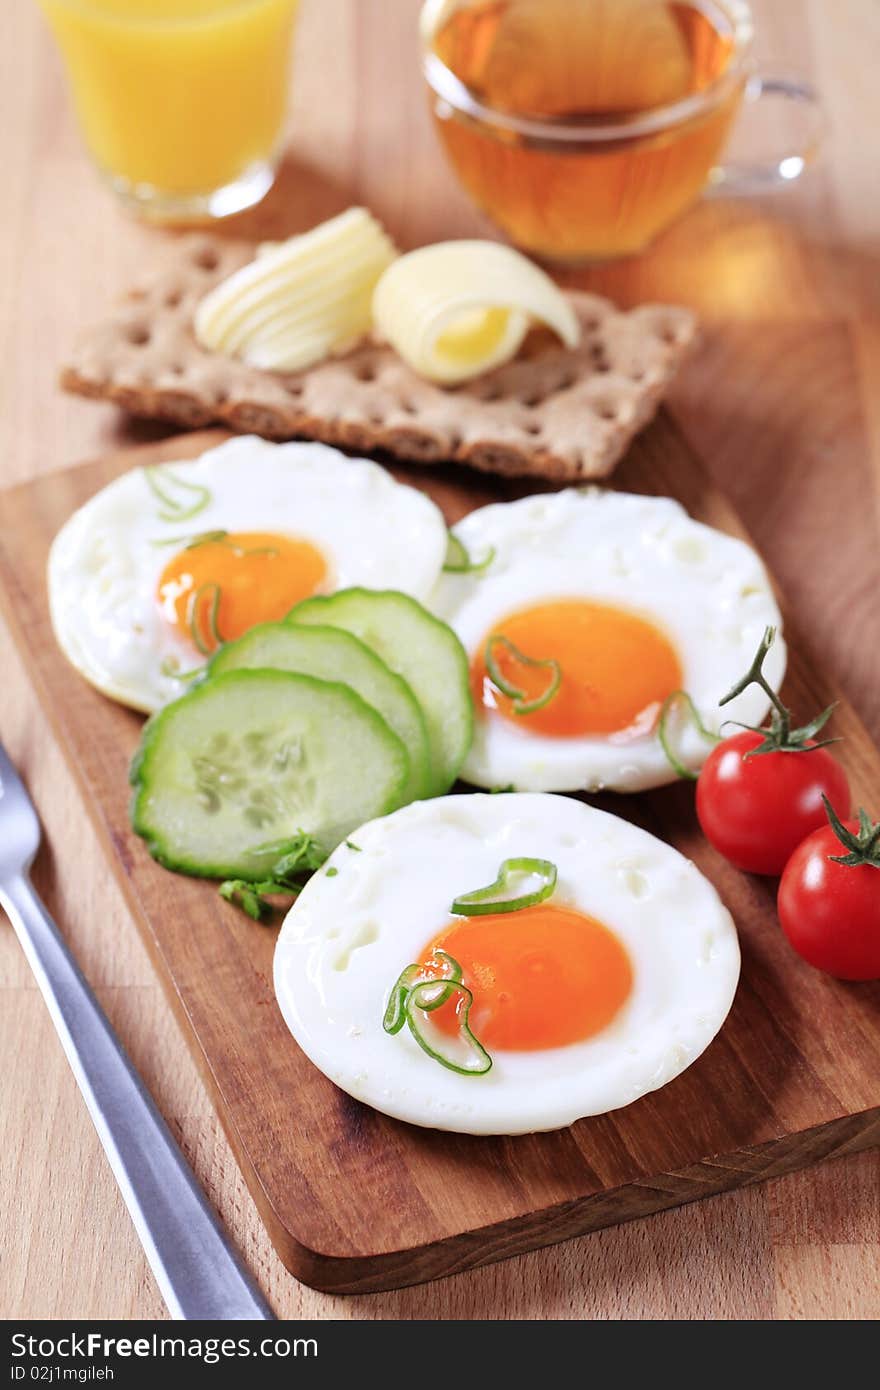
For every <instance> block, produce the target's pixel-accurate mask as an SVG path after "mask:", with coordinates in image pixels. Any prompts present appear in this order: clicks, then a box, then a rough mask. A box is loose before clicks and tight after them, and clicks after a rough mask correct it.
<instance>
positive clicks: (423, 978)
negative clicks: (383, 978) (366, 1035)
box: [382, 951, 461, 1033]
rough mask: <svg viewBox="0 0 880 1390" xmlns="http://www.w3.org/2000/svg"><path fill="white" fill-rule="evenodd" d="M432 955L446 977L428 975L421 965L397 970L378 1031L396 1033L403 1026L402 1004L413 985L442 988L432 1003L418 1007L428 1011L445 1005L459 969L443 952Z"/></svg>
mask: <svg viewBox="0 0 880 1390" xmlns="http://www.w3.org/2000/svg"><path fill="white" fill-rule="evenodd" d="M433 954H434V955H435V956H436V957H437V958H438V960H439V963H440V964H441V965H442V966H443V968H444V969H445V970H446V971H448V973H447V974H446V975H428V974H426V973H425V972H426V970H427V969H428V967H427V966H425V965H407V966H405V968H404V969H403V970H401V972H400V974H399V975H398V977H397V979H396V980H395V982H394V985H393V987H392V990H391V994H390V996H389V999H388V1007H387V1008H386V1010H385V1014H384V1017H383V1019H382V1027H383V1028H384V1029H385V1032H386V1033H399V1032H400V1030H401V1028H402V1027H403V1025H404V1023H405V1022H406V1001H407V999H408V998H409V995H410V993H411V991H412V990H413V989H415V987H416V986H417V985H435V986H436V985H438V984H439V985H443V986H444V987H443V988H441V989H439V990H437V991H436V992H435V994H434V996H433V1002H431V1003H428V1004H422V1005H421V1006H420V1007H421V1008H423V1009H427V1010H428V1011H430V1010H431V1009H439V1007H440V1005H441V1004H445V1003H446V1000H447V999H448V998H449V996H450V993H451V990H450V988H449V987H448V986H449V985H457V984H460V983H461V966H460V965H459V963H458V961H457V960H455V959H454V958H453V957H452V956H450V955H448V954H447V952H446V951H434V952H433Z"/></svg>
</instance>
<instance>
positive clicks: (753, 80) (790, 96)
mask: <svg viewBox="0 0 880 1390" xmlns="http://www.w3.org/2000/svg"><path fill="white" fill-rule="evenodd" d="M764 100H776V101H786V102H791V103H794V104H795V105H797V106H798V107H799V108H800V110H801V112H802V116H803V134H802V135H801V137H800V139H799V141H798V142H796V143H795V145H794V146H793V147H790V148H788V149H786V150H784V151H783V152H782V153H780V154H779V155H778V156H776V157H771V158H770V159H769V160H767V161H765V162H762V161H760V160H756V161H754V162H751V161H748V160H744V161H742V162H740V161H733V162H731V163H727V164H721V165H716V167H715V168H714V169H713V170H712V172H711V174H710V175H709V184H710V187H711V188H714V189H716V190H717V191H718V192H720V193H751V192H760V191H762V190H766V189H768V188H779V187H784V186H785V185H786V184H789V183H793V182H794V181H795V179H799V178H800V176H801V174H802V173H803V172H804V170H805V169H806V167H807V165H808V164H811V163H812V162H813V160H814V159H815V157H816V154H817V152H818V150H819V146H820V145H821V143H822V137H823V134H824V129H825V120H824V115H823V112H822V107H821V104H820V101H819V94H818V92H817V91H816V88H815V87H814V86H813V85H812V83H810V82H807V81H806V80H805V79H804V78H802V77H799V76H796V75H794V74H792V75H783V74H775V73H774V74H769V73H766V74H765V73H761V72H755V73H753V74H752V76H751V77H750V78H749V79H748V82H747V83H746V89H745V92H744V94H743V106H744V107H749V106H755V105H757V103H758V102H759V101H764Z"/></svg>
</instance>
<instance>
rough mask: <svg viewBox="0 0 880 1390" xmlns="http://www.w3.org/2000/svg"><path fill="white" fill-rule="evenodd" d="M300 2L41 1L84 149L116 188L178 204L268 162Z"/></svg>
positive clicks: (277, 127)
mask: <svg viewBox="0 0 880 1390" xmlns="http://www.w3.org/2000/svg"><path fill="white" fill-rule="evenodd" d="M297 3H298V0H41V4H42V6H43V9H44V11H45V12H46V14H47V16H48V18H49V20H50V22H51V24H52V28H53V30H54V32H55V35H56V38H57V40H58V43H59V45H60V48H61V51H62V53H63V55H64V59H65V62H66V65H67V71H68V75H69V78H70V83H71V87H72V91H73V99H74V102H75V105H76V109H77V114H78V116H79V120H80V123H81V125H82V129H83V133H84V135H85V139H86V142H87V144H88V145H89V147H90V149H91V152H92V154H93V156H94V158H95V161H96V162H97V164H98V165H99V167H100V168H101V169H102V170H103V171H104V172H105V173H106V174H108V175H109V176H110V178H111V180H112V181H113V182H114V183H115V184H116V186H117V187H119V188H120V189H122V190H124V191H130V192H132V193H133V195H134V196H135V197H140V198H141V199H142V200H143V201H144V202H149V199H150V191H153V192H154V193H155V195H156V196H157V198H158V200H159V201H161V200H162V199H164V200H166V201H169V202H170V203H171V204H172V205H173V204H174V202H175V200H176V201H177V202H179V203H180V204H181V205H184V204H185V202H186V200H187V199H197V198H199V197H205V196H207V195H210V194H213V193H215V192H216V191H217V190H221V189H224V188H225V187H229V186H230V185H234V184H235V182H236V180H239V179H241V178H242V176H244V175H246V174H247V171H249V170H253V169H254V168H255V167H259V166H260V165H261V164H265V163H266V162H268V161H269V160H270V159H271V157H272V155H273V153H274V151H275V149H276V146H277V143H278V140H279V136H280V133H281V126H282V121H283V118H284V107H285V99H286V93H287V80H288V57H289V50H290V39H291V32H292V28H293V22H294V17H295V13H296V8H297ZM269 181H271V176H270V179H269ZM267 186H268V185H267ZM263 191H265V188H264V189H263ZM251 201H253V200H251ZM225 210H227V211H232V210H234V209H233V208H232V207H229V208H227V209H225Z"/></svg>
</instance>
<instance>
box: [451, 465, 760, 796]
mask: <svg viewBox="0 0 880 1390" xmlns="http://www.w3.org/2000/svg"><path fill="white" fill-rule="evenodd" d="M454 534H455V536H456V537H457V539H458V540H459V541H460V542H461V544H462V545H463V546H464V548H465V550H466V551H467V554H468V555H469V557H470V560H471V563H472V564H474V565H476V566H480V568H477V569H473V570H471V571H470V572H468V573H464V574H445V575H444V576H443V578H442V580H441V582H440V584H439V586H438V588H437V590H436V591H435V594H434V597H433V599H432V601H431V602H432V606H433V608H434V611H435V612H436V613H437V614H439V616H440V617H442V618H445V620H446V621H447V622H448V623H450V624H451V626H452V627H453V628H454V629H455V631H456V632H457V634H458V636H459V637H460V639H461V641H462V643H463V644H464V647H465V649H466V651H467V652H468V655H469V658H470V664H471V687H472V692H473V697H474V703H475V706H476V710H477V716H478V717H477V720H476V730H475V736H474V742H473V746H472V749H471V752H470V754H469V756H468V759H467V761H466V762H465V765H464V768H463V771H462V776H463V777H464V778H465V780H466V781H468V782H471V783H473V784H474V785H475V786H478V787H509V786H513V787H515V788H516V789H517V790H524V791H578V790H592V791H598V790H601V789H603V788H608V789H611V790H617V791H638V790H641V789H643V788H647V787H655V786H659V785H661V784H662V783H664V782H669V781H672V780H674V778H675V776H676V773H675V771H674V770H673V768H672V766H671V765H670V762H669V760H668V758H667V757H666V755H665V754H664V752H663V749H662V747H661V744H660V741H659V739H658V737H657V721H658V715H659V712H660V709H661V707H662V704H663V701H664V700H665V699H666V697H667V696H668V695H670V694H671V693H672V692H673V691H675V690H684V691H687V692H688V694H689V695H690V696H691V698H692V700H693V702H694V705H695V707H696V710H697V712H698V714H699V716H700V718H701V719H702V721H703V724H704V726H705V727H706V729H707V730H708V731H709V732H710V733H717V732H718V730H719V729H720V727H721V725H722V723H724V722H725V721H729V720H739V721H740V722H743V723H746V724H758V723H760V721H761V720H762V719H763V718H764V716H765V715H766V713H767V710H768V708H769V703H770V702H769V700H768V698H767V696H766V695H765V694H764V692H763V691H762V690H761V689H759V688H758V687H757V686H752V687H750V688H749V689H747V690H745V691H744V692H743V693H742V694H741V695H739V696H738V697H737V698H736V699H735V700H733V701H731V703H730V704H728V705H725V706H724V708H723V709H719V704H718V702H719V700H721V699H722V697H723V696H724V695H725V694H726V693H727V692H728V691H729V690H730V689H731V687H732V686H733V685H734V684H735V683H736V682H737V681H738V680H739V679H740V678H741V677H742V676H743V674H744V673H745V672H746V671H747V670H748V669H749V667H750V665H751V663H752V660H753V658H754V655H755V652H756V650H757V648H758V643H759V642H760V639H761V637H762V635H763V633H764V629H765V628H766V627H767V626H768V625H773V626H775V627H776V628H777V629H778V627H779V624H780V614H779V609H778V607H777V604H776V600H775V599H774V596H773V591H772V588H771V585H770V581H769V579H768V577H767V574H766V571H765V570H764V567H763V565H762V563H761V561H760V559H759V558H758V556H757V555H756V554H755V552H754V551H753V550H752V549H751V547H750V546H748V545H746V544H745V542H743V541H741V540H737V539H736V538H734V537H733V536H728V535H725V534H723V533H722V532H720V531H715V530H713V529H712V528H711V527H709V526H704V525H702V524H700V523H698V522H696V521H693V520H691V518H690V517H689V516H688V515H687V513H686V512H685V510H684V509H683V508H682V507H681V506H679V504H678V503H677V502H673V501H671V500H670V499H668V498H661V497H641V496H634V495H631V494H626V493H615V492H606V491H601V490H599V489H597V488H588V489H567V490H565V491H562V492H558V493H554V494H548V495H545V496H538V497H525V498H523V499H522V500H520V501H517V502H508V503H497V504H494V505H492V506H488V507H482V508H480V509H479V510H478V511H474V512H471V513H470V515H469V516H466V517H465V518H464V520H463V521H461V522H459V523H458V525H457V526H456V527H455V528H454ZM784 671H785V646H784V643H783V641H782V639H781V637H777V639H776V642H775V643H774V645H773V647H772V648H771V651H770V653H769V655H768V658H767V662H766V668H765V674H766V675H767V677H768V679H769V680H770V682H771V683H772V684H773V685H778V684H779V682H780V681H781V680H782V676H783V674H784ZM554 685H555V688H554ZM676 739H677V741H678V743H679V744H680V746H679V747H677V748H676V756H677V758H678V760H679V761H680V762H681V763H682V764H683V765H685V766H687V767H689V768H691V769H694V770H696V769H698V768H699V767H700V766H701V765H702V762H703V760H704V759H705V757H706V754H707V753H708V751H709V748H710V746H711V744H710V741H709V740H708V739H707V738H706V737H705V736H702V735H701V734H700V733H699V730H698V729H697V727H696V725H694V724H688V725H687V726H685V727H682V728H681V729H679V730H678V731H677V733H676Z"/></svg>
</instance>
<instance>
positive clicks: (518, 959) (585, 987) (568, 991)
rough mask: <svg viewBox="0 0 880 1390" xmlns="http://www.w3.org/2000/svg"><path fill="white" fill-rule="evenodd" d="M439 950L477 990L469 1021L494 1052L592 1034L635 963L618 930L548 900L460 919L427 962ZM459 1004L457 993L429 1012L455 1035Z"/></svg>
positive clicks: (561, 1043)
mask: <svg viewBox="0 0 880 1390" xmlns="http://www.w3.org/2000/svg"><path fill="white" fill-rule="evenodd" d="M437 950H443V951H446V952H447V954H448V955H450V956H453V957H454V958H455V960H457V961H458V963H459V965H460V966H461V967H462V972H463V973H462V983H463V984H465V985H467V987H468V989H469V990H471V992H472V994H473V996H474V1002H473V1004H472V1006H471V1012H470V1018H469V1026H470V1029H471V1031H472V1033H473V1034H474V1036H475V1037H477V1038H478V1039H479V1040H480V1042H481V1043H482V1044H483V1046H484V1047H486V1048H488V1050H489V1051H490V1052H491V1051H492V1048H493V1047H496V1048H500V1049H502V1050H506V1051H509V1052H537V1051H540V1050H541V1049H542V1048H547V1047H565V1046H567V1045H568V1044H569V1043H575V1042H581V1041H582V1040H583V1039H584V1038H591V1037H593V1036H594V1035H595V1034H596V1033H599V1032H601V1031H602V1029H603V1028H606V1027H607V1026H608V1024H609V1023H610V1022H611V1021H612V1019H613V1018H614V1016H615V1015H616V1014H617V1012H618V1011H619V1010H620V1008H621V1007H622V1006H623V1004H624V1003H625V1002H626V999H627V997H628V996H629V993H630V990H631V989H632V965H631V963H630V959H629V956H628V954H627V952H626V950H625V948H624V946H623V945H622V944H621V942H620V941H619V940H618V939H617V937H616V936H615V935H614V933H613V932H611V931H609V930H608V928H607V927H605V926H603V925H602V923H601V922H598V921H596V919H595V918H593V917H587V916H585V915H584V914H583V913H580V912H575V911H574V910H572V909H570V908H566V907H555V906H551V905H550V904H548V903H539V904H538V905H537V906H536V907H524V908H521V909H520V910H519V911H518V912H499V913H495V914H493V915H492V916H487V917H470V918H468V919H467V920H466V921H463V922H462V921H458V922H454V923H452V924H451V925H450V926H448V927H446V928H445V929H444V930H443V931H442V932H441V933H440V934H439V936H436V937H435V938H434V940H433V941H432V942H431V943H430V944H429V945H428V946H427V948H426V949H425V951H424V953H423V956H422V963H423V964H425V965H426V966H427V967H430V966H431V965H432V953H433V952H434V951H437ZM437 973H438V975H442V974H443V973H444V972H443V971H442V969H439V970H438V971H437ZM460 1004H461V995H458V996H457V997H456V996H455V995H453V997H452V998H451V999H450V1000H449V1002H448V1003H447V1004H444V1005H442V1006H441V1007H440V1008H439V1009H436V1010H434V1011H433V1012H432V1014H431V1019H432V1021H433V1022H434V1023H436V1025H437V1027H438V1028H440V1029H441V1030H442V1031H443V1032H445V1033H448V1034H449V1035H450V1036H454V1035H455V1034H456V1033H457V1032H458V1029H459V1016H458V1009H459V1008H460Z"/></svg>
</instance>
